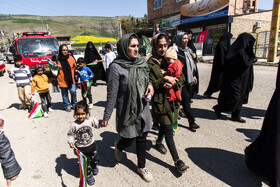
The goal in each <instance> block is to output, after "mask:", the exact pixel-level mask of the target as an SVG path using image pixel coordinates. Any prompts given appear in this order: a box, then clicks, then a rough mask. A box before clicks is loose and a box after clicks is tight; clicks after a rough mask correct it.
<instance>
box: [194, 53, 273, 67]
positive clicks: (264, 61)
mask: <svg viewBox="0 0 280 187" xmlns="http://www.w3.org/2000/svg"><path fill="white" fill-rule="evenodd" d="M213 59H214V56H209V55H207V56H198V61H199V62H204V63H205V62H206V63H212V62H213ZM277 63H278V61H277V62H267V59H264V58H261V59H258V61H257V62H256V63H255V64H256V65H263V66H275V65H277Z"/></svg>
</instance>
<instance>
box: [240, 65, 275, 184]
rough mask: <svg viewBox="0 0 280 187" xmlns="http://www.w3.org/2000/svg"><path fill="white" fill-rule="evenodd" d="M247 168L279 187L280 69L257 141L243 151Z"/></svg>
mask: <svg viewBox="0 0 280 187" xmlns="http://www.w3.org/2000/svg"><path fill="white" fill-rule="evenodd" d="M245 159H246V164H247V166H248V168H249V169H250V170H252V171H254V172H255V173H257V174H259V175H262V176H264V177H267V178H268V180H269V183H270V185H271V186H273V187H280V68H279V65H278V74H277V81H276V89H275V91H274V94H273V96H272V98H271V100H270V103H269V106H268V108H267V111H266V114H265V117H264V121H263V126H262V129H261V132H260V135H259V136H258V137H257V139H256V140H255V141H254V142H253V143H252V144H251V145H249V146H248V147H247V148H246V149H245Z"/></svg>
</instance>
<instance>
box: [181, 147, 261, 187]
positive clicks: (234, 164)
mask: <svg viewBox="0 0 280 187" xmlns="http://www.w3.org/2000/svg"><path fill="white" fill-rule="evenodd" d="M185 150H186V152H187V153H188V156H189V158H190V159H191V160H192V161H193V163H194V164H196V165H197V166H198V167H199V168H201V169H202V170H204V171H205V172H207V173H209V174H210V175H212V176H214V177H216V178H217V179H219V180H221V181H223V182H224V183H226V184H227V185H229V186H234V187H240V186H254V187H259V186H262V183H261V181H262V180H264V179H260V178H259V177H257V175H255V174H254V173H253V172H251V171H250V170H249V169H248V168H247V167H246V165H245V157H244V155H242V154H238V153H234V152H230V151H226V150H222V149H216V148H204V147H201V148H187V149H185Z"/></svg>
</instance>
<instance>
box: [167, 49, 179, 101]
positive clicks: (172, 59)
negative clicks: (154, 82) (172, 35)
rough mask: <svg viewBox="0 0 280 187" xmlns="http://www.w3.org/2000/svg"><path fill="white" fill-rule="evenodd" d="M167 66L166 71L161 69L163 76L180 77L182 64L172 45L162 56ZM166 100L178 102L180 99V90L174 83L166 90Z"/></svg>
mask: <svg viewBox="0 0 280 187" xmlns="http://www.w3.org/2000/svg"><path fill="white" fill-rule="evenodd" d="M164 58H165V59H166V61H167V64H168V67H167V70H166V71H163V70H162V74H163V75H164V76H171V77H180V76H181V74H182V71H183V67H184V64H183V63H182V62H181V61H180V60H179V59H178V58H177V52H176V50H175V49H174V47H170V48H169V49H168V50H167V51H166V54H165V56H164ZM167 99H168V101H176V102H180V101H181V100H182V98H181V93H180V90H179V89H178V88H177V87H176V85H175V86H174V87H172V88H170V89H169V90H167Z"/></svg>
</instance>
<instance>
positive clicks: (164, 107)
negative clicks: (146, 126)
mask: <svg viewBox="0 0 280 187" xmlns="http://www.w3.org/2000/svg"><path fill="white" fill-rule="evenodd" d="M148 65H149V68H150V74H149V78H150V82H151V83H152V84H153V87H154V96H153V98H152V101H151V104H152V115H153V120H154V123H160V124H161V125H172V124H173V123H175V122H176V121H177V119H178V114H179V108H180V103H176V102H172V103H171V104H170V103H169V101H168V99H167V96H166V89H165V88H164V87H163V85H164V83H165V82H166V81H165V80H164V78H163V75H162V74H161V72H160V70H161V68H160V65H159V64H158V63H157V62H156V61H153V60H151V59H149V60H148ZM178 80H179V81H178V82H177V83H176V86H177V89H180V88H181V87H182V85H183V83H184V82H185V77H184V75H183V74H181V76H180V77H179V78H178ZM171 105H173V108H171ZM173 111H174V116H173Z"/></svg>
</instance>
